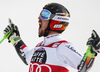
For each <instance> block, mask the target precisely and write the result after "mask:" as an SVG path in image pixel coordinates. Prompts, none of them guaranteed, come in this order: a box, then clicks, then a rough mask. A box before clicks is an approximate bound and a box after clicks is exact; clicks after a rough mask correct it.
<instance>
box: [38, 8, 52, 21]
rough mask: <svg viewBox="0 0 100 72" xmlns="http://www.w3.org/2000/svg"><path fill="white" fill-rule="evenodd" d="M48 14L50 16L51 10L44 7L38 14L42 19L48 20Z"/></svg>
mask: <svg viewBox="0 0 100 72" xmlns="http://www.w3.org/2000/svg"><path fill="white" fill-rule="evenodd" d="M50 16H51V12H50V11H48V10H46V9H43V11H42V12H41V14H40V17H41V18H42V19H43V20H49V19H50Z"/></svg>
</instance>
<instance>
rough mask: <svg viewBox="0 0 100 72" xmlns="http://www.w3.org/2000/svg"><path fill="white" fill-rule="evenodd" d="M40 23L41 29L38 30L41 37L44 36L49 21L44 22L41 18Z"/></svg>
mask: <svg viewBox="0 0 100 72" xmlns="http://www.w3.org/2000/svg"><path fill="white" fill-rule="evenodd" d="M38 19H39V21H38V23H39V29H38V34H39V37H41V36H43V35H44V32H45V29H46V28H47V26H48V23H49V20H43V19H42V18H41V17H40V16H39V17H38Z"/></svg>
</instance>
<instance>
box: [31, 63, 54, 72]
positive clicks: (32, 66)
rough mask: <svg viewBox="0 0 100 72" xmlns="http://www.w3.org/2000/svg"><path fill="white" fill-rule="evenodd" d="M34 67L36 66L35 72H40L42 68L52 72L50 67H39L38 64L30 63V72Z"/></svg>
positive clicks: (42, 65) (43, 65)
mask: <svg viewBox="0 0 100 72" xmlns="http://www.w3.org/2000/svg"><path fill="white" fill-rule="evenodd" d="M34 66H37V67H36V69H35V70H36V71H35V72H41V70H42V67H45V68H47V69H49V72H52V70H51V67H50V66H48V65H45V64H41V65H39V64H38V63H34V64H32V63H30V72H33V69H34Z"/></svg>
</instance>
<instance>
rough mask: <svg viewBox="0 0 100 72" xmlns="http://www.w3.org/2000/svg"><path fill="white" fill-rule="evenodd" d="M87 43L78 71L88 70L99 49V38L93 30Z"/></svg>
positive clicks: (86, 71) (84, 71) (85, 71)
mask: <svg viewBox="0 0 100 72" xmlns="http://www.w3.org/2000/svg"><path fill="white" fill-rule="evenodd" d="M87 45H88V49H87V52H86V53H85V55H84V57H83V59H82V61H81V63H80V65H79V67H78V69H79V70H78V72H88V70H89V69H90V68H91V67H92V65H93V62H94V60H95V57H96V56H97V53H99V51H100V38H99V36H98V35H97V33H96V32H95V31H94V30H93V33H92V35H91V37H90V38H89V40H88V42H87Z"/></svg>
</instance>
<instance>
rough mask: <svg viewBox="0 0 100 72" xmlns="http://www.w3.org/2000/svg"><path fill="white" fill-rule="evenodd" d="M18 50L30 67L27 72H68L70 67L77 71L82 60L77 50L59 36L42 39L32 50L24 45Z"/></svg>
mask: <svg viewBox="0 0 100 72" xmlns="http://www.w3.org/2000/svg"><path fill="white" fill-rule="evenodd" d="M20 48H21V52H23V53H24V54H25V58H26V62H27V63H28V64H29V65H30V68H29V72H69V67H70V66H71V67H73V68H75V69H77V67H78V65H79V64H80V61H81V60H82V56H81V55H80V54H79V52H78V51H77V49H76V48H75V47H74V46H73V45H72V44H71V43H70V42H67V41H66V40H64V39H63V38H62V37H61V35H60V34H54V35H49V36H47V37H44V41H42V42H40V43H39V44H37V45H36V47H35V48H33V49H32V50H29V49H28V47H27V46H26V45H23V46H21V47H20Z"/></svg>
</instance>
